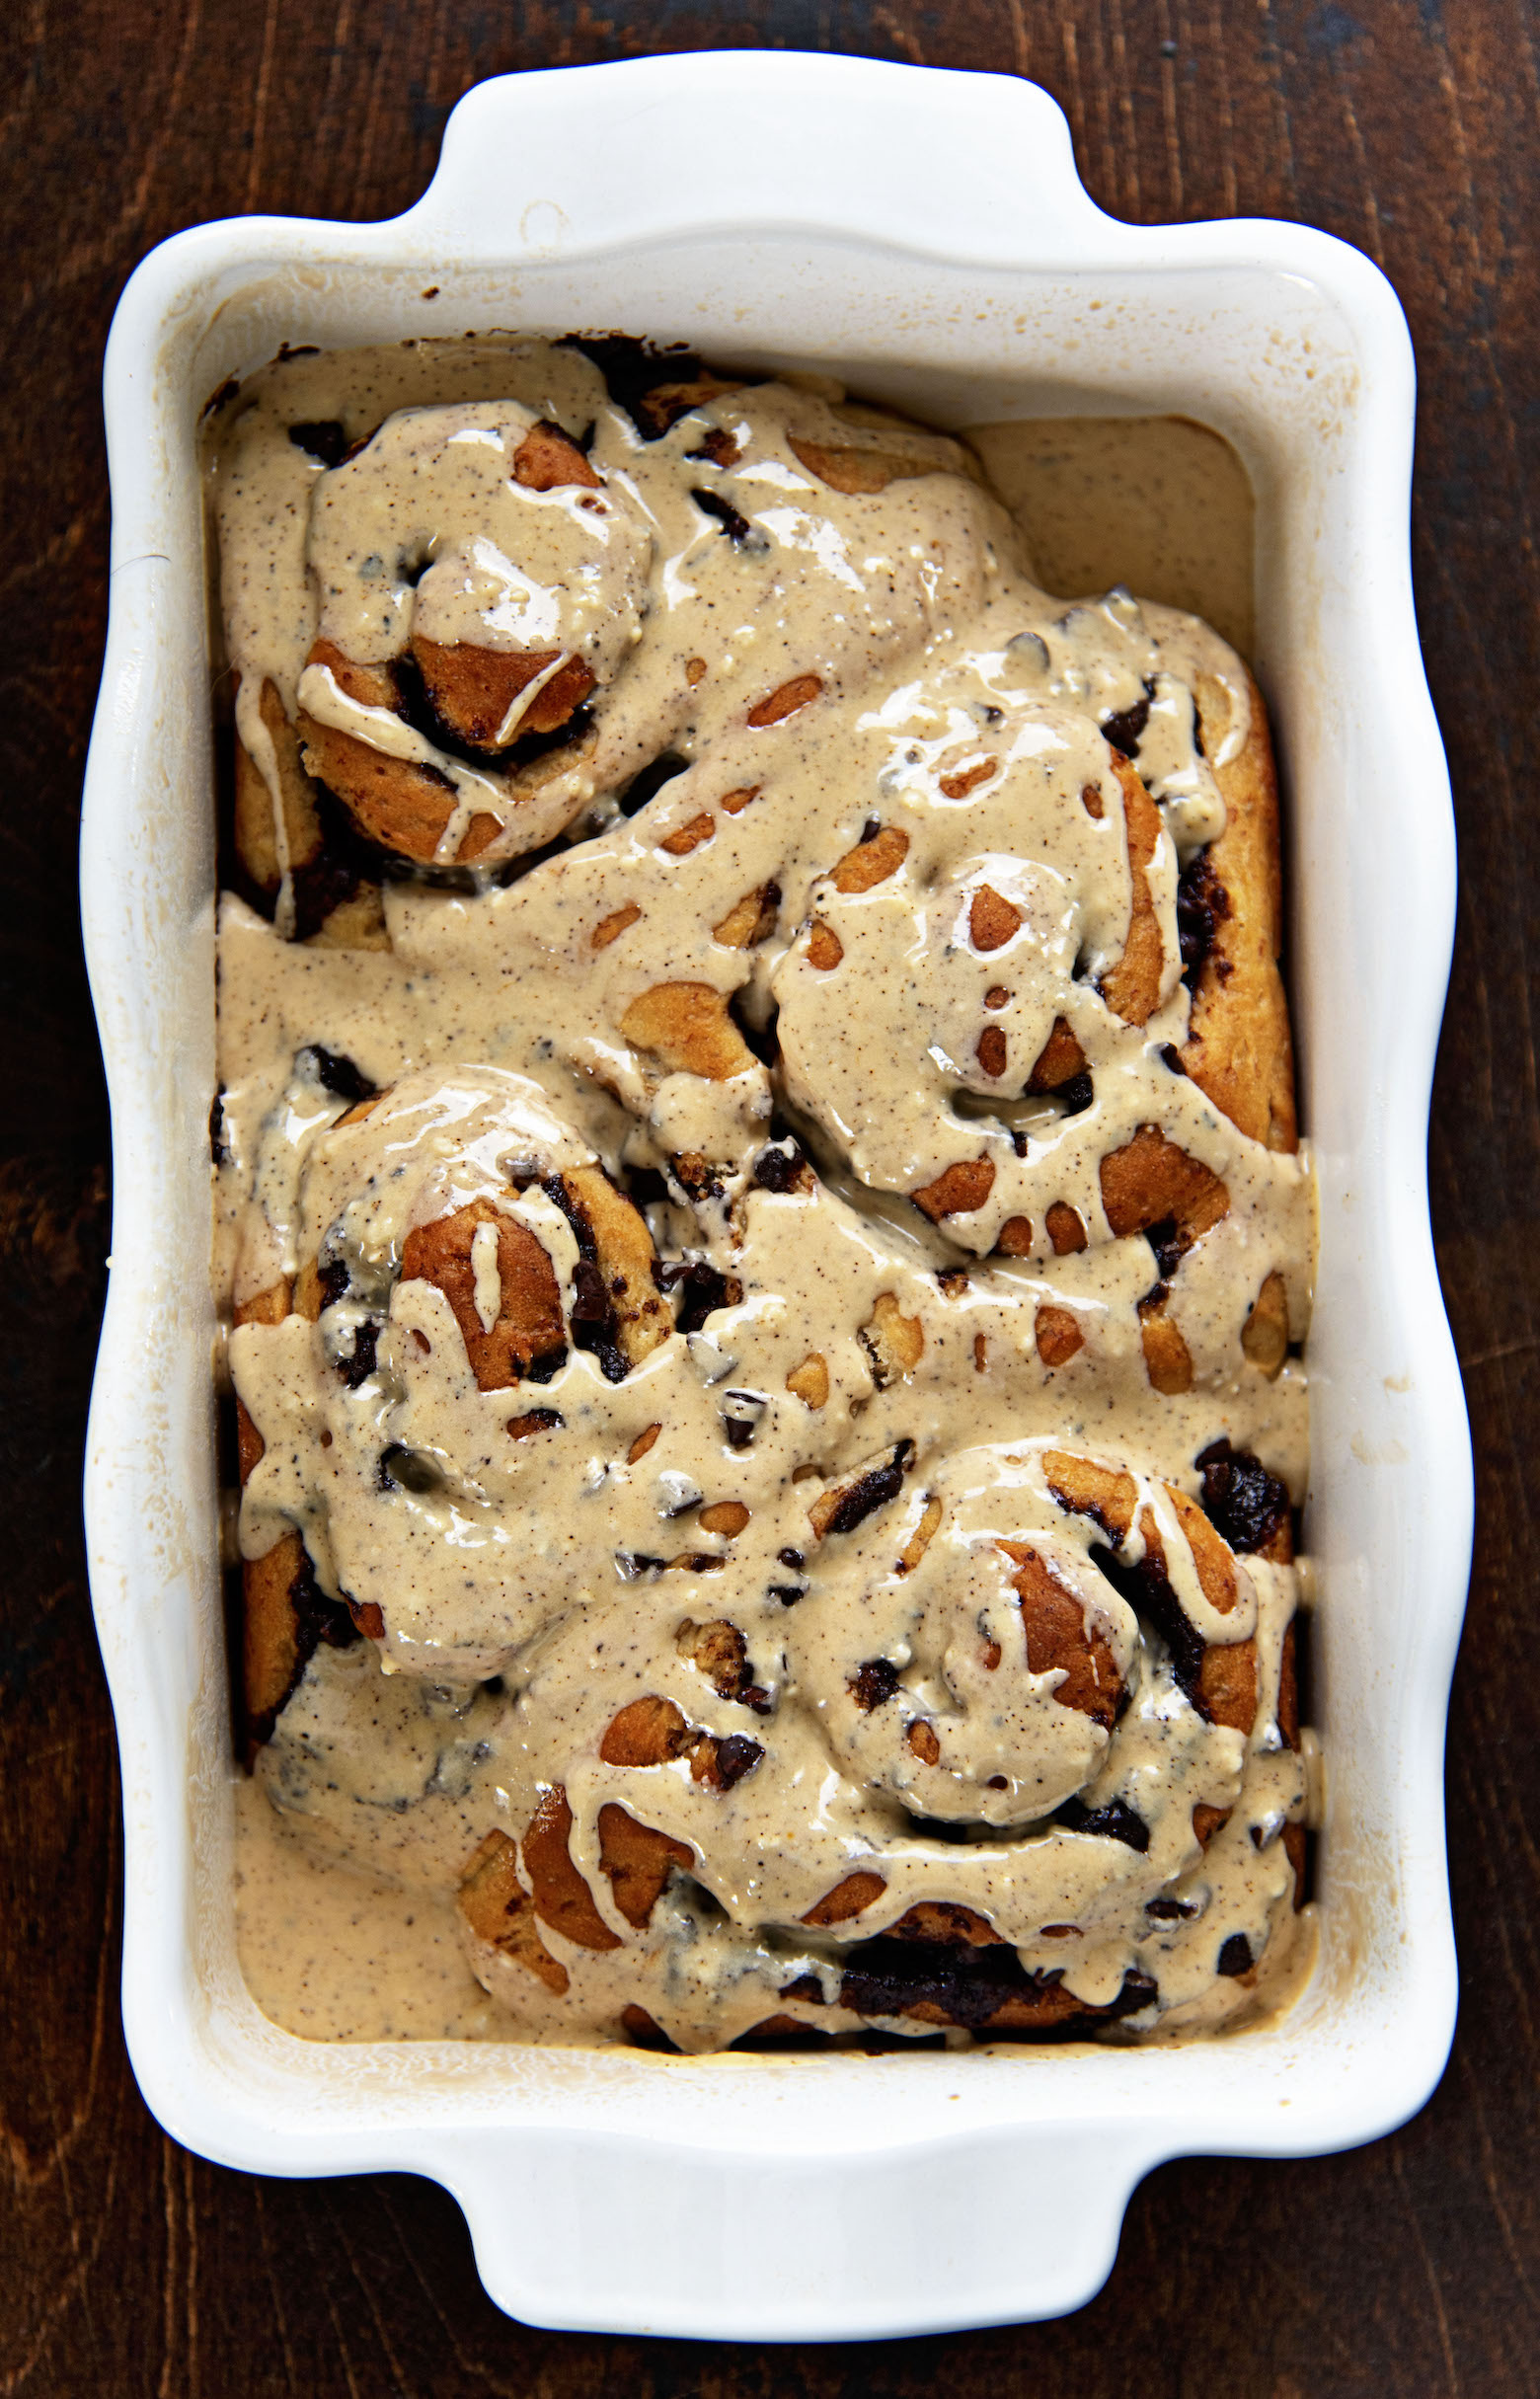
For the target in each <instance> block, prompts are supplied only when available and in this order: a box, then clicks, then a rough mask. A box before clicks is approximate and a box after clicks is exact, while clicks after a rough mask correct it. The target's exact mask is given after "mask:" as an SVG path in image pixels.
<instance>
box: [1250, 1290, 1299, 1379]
mask: <svg viewBox="0 0 1540 2399" xmlns="http://www.w3.org/2000/svg"><path fill="white" fill-rule="evenodd" d="M1241 1348H1242V1349H1243V1350H1244V1351H1245V1353H1246V1355H1247V1356H1248V1357H1249V1358H1250V1360H1251V1362H1252V1364H1253V1365H1254V1366H1256V1367H1258V1368H1260V1370H1261V1371H1262V1372H1263V1373H1264V1374H1265V1375H1266V1376H1267V1378H1268V1380H1269V1382H1270V1383H1271V1382H1272V1381H1274V1380H1275V1379H1276V1377H1277V1376H1278V1375H1279V1374H1281V1372H1282V1371H1283V1360H1284V1359H1285V1357H1287V1355H1288V1293H1287V1290H1286V1288H1285V1286H1284V1282H1283V1277H1282V1276H1281V1275H1280V1274H1279V1273H1278V1271H1277V1269H1276V1267H1274V1268H1273V1270H1272V1272H1271V1275H1269V1276H1268V1277H1266V1279H1265V1280H1264V1282H1263V1286H1262V1289H1261V1290H1260V1291H1259V1292H1258V1294H1257V1297H1256V1299H1255V1301H1254V1302H1253V1304H1252V1310H1251V1314H1250V1315H1249V1316H1248V1317H1247V1319H1246V1322H1245V1324H1244V1325H1243V1326H1242V1328H1241Z"/></svg>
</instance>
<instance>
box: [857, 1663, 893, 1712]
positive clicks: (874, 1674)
mask: <svg viewBox="0 0 1540 2399" xmlns="http://www.w3.org/2000/svg"><path fill="white" fill-rule="evenodd" d="M846 1687H847V1689H848V1690H849V1692H850V1695H851V1697H852V1699H853V1700H854V1701H855V1703H856V1705H857V1707H858V1708H867V1709H872V1708H880V1707H882V1705H883V1703H884V1701H885V1700H888V1699H891V1697H892V1695H893V1693H894V1692H895V1691H896V1690H897V1688H898V1668H897V1667H896V1666H895V1665H894V1664H893V1662H892V1660H891V1659H890V1658H869V1659H868V1660H867V1662H866V1664H865V1665H861V1666H858V1667H857V1668H856V1672H855V1677H854V1679H853V1680H852V1681H851V1682H850V1683H849V1684H847V1686H846Z"/></svg>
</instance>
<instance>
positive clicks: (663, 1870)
mask: <svg viewBox="0 0 1540 2399" xmlns="http://www.w3.org/2000/svg"><path fill="white" fill-rule="evenodd" d="M694 1863H695V1852H694V1850H693V1849H692V1848H690V1846H689V1844H688V1843H687V1842H685V1841H676V1840H675V1839H674V1838H673V1837H672V1835H671V1834H669V1833H666V1832H659V1831H657V1830H656V1829H655V1826H653V1825H652V1824H640V1823H638V1821H637V1819H636V1818H635V1817H634V1816H632V1815H630V1814H629V1813H628V1812H627V1810H626V1809H624V1808H622V1807H619V1806H617V1804H616V1803H615V1802H614V1801H613V1800H610V1801H608V1802H607V1803H606V1804H605V1806H604V1807H602V1808H601V1809H600V1810H599V1864H600V1866H601V1867H602V1868H603V1870H604V1872H605V1873H606V1874H607V1875H608V1876H609V1879H610V1887H611V1889H612V1890H613V1892H614V1894H615V1904H616V1906H617V1907H618V1908H619V1910H620V1912H621V1914H622V1915H623V1916H624V1917H625V1919H626V1922H627V1923H628V1924H634V1925H635V1926H636V1928H637V1930H638V1931H639V1932H640V1931H641V1930H642V1927H643V1926H644V1925H645V1924H646V1923H647V1922H648V1921H649V1920H650V1918H651V1916H652V1913H653V1910H654V1908H655V1906H656V1904H657V1901H658V1899H659V1898H660V1896H662V1889H663V1885H664V1884H665V1883H666V1882H667V1880H668V1877H669V1875H670V1874H671V1873H672V1872H673V1870H674V1868H675V1867H676V1866H679V1867H685V1866H693V1865H694Z"/></svg>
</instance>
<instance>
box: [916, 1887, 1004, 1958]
mask: <svg viewBox="0 0 1540 2399" xmlns="http://www.w3.org/2000/svg"><path fill="white" fill-rule="evenodd" d="M892 1931H893V1936H894V1938H895V1939H897V1940H899V1941H942V1942H945V1943H946V1944H947V1945H948V1946H949V1947H953V1948H956V1947H959V1946H963V1947H966V1948H970V1949H986V1948H990V1947H994V1946H998V1945H1000V1942H1001V1936H1000V1934H999V1933H997V1932H996V1931H995V1928H994V1926H993V1925H992V1924H991V1923H990V1921H989V1919H988V1917H987V1916H981V1915H980V1914H979V1913H978V1911H977V1909H976V1908H973V1907H964V1906H963V1902H962V1901H961V1899H916V1901H915V1903H914V1905H913V1906H912V1907H911V1908H909V1909H908V1911H907V1912H906V1913H905V1914H904V1915H901V1916H900V1917H899V1919H898V1921H897V1923H896V1924H895V1925H894V1926H893V1927H892Z"/></svg>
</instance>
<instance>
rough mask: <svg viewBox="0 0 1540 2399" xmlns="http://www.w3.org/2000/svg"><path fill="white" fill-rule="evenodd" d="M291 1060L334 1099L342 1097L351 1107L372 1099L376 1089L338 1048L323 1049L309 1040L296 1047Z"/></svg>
mask: <svg viewBox="0 0 1540 2399" xmlns="http://www.w3.org/2000/svg"><path fill="white" fill-rule="evenodd" d="M294 1063H295V1065H296V1066H298V1067H300V1068H301V1069H302V1070H303V1071H304V1072H305V1073H306V1074H308V1075H309V1076H310V1077H311V1079H312V1081H314V1082H317V1083H319V1084H320V1086H321V1088H322V1090H323V1091H329V1092H330V1093H331V1094H332V1097H333V1099H334V1100H346V1101H347V1102H348V1104H349V1106H352V1107H356V1106H357V1103H358V1102H359V1101H360V1100H372V1099H373V1097H374V1094H375V1092H376V1091H377V1090H378V1088H379V1086H378V1084H375V1083H371V1082H370V1080H369V1078H368V1076H367V1075H366V1074H365V1073H364V1072H363V1070H362V1068H361V1067H358V1066H355V1065H354V1064H353V1062H352V1059H351V1058H349V1057H345V1056H344V1055H343V1053H342V1051H341V1050H340V1049H323V1048H322V1046H321V1045H320V1043H319V1042H312V1043H311V1044H310V1045H309V1046H308V1047H307V1048H304V1049H302V1050H300V1052H299V1054H298V1056H297V1057H296V1058H295V1060H294Z"/></svg>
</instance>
